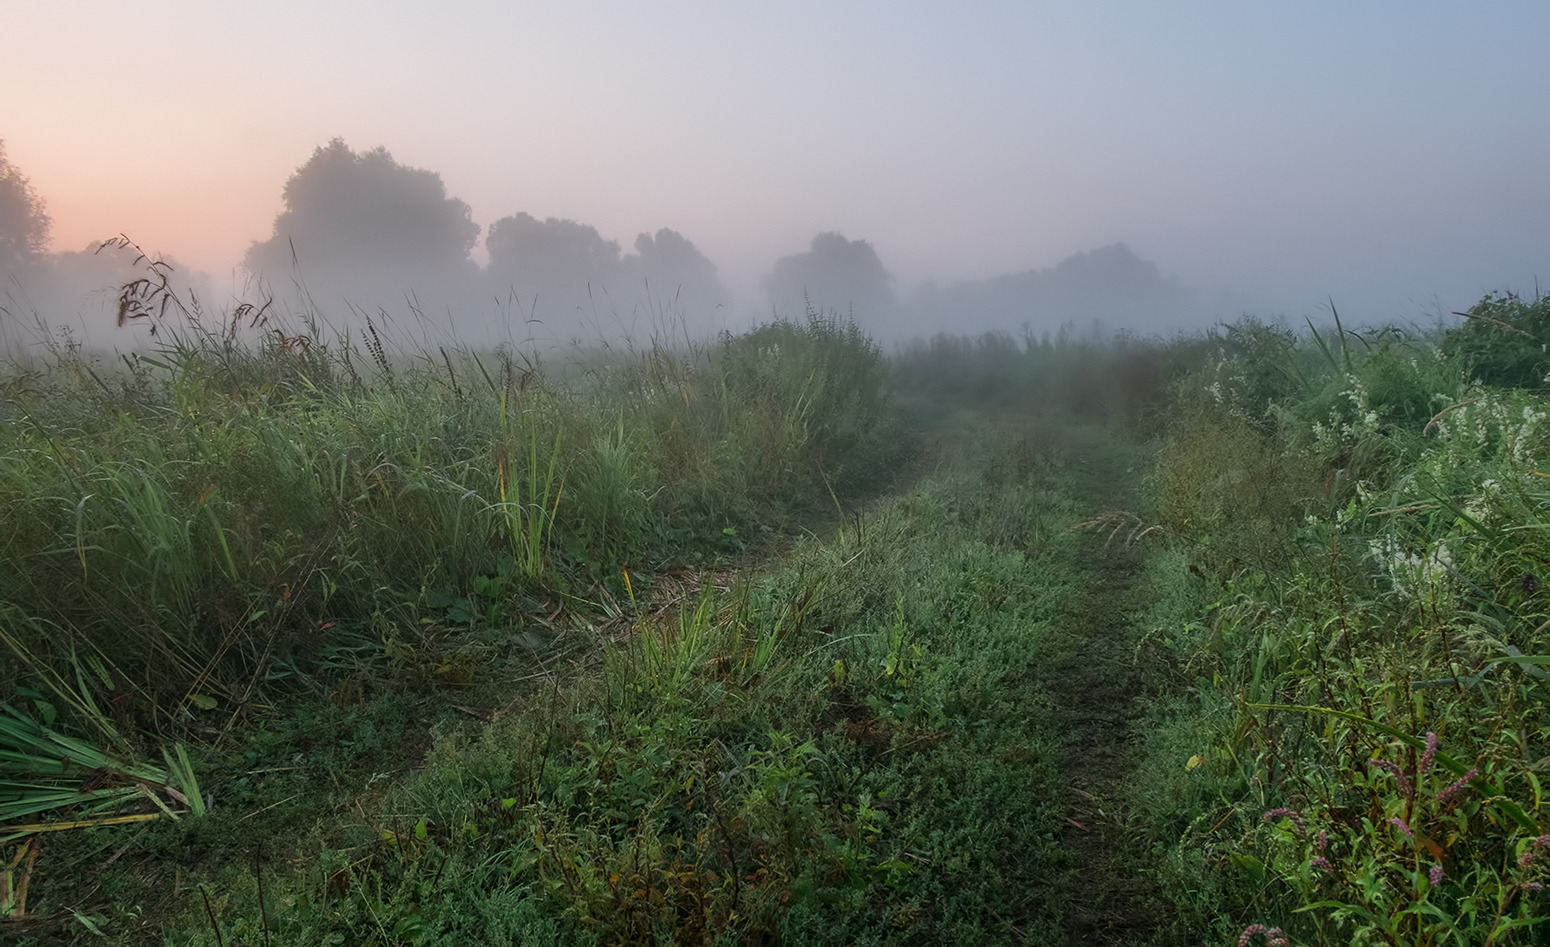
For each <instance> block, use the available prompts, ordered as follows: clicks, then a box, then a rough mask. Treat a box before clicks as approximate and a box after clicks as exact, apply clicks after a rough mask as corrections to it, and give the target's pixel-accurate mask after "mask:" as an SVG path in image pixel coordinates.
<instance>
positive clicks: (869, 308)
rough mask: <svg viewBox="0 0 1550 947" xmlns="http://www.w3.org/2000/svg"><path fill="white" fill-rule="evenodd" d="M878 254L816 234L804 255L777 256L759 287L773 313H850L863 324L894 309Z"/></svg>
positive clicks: (863, 245) (852, 242)
mask: <svg viewBox="0 0 1550 947" xmlns="http://www.w3.org/2000/svg"><path fill="white" fill-rule="evenodd" d="M892 282H893V277H891V276H889V275H888V271H887V270H886V269H884V268H883V262H882V260H880V259H878V256H877V251H876V250H875V249H873V248H872V245H871V244H870V243H868V242H867V241H865V240H847V239H846V238H845V237H843V236H842V235H840V234H837V233H820V234H819V235H817V236H816V237H814V238H813V243H812V246H811V247H810V248H809V249H808V251H807V252H806V253H798V254H795V255H793V256H787V257H781V258H780V259H779V260H776V261H775V269H774V271H773V272H771V273H770V275H769V276H768V277H766V279H765V281H764V288H765V290H766V291H767V292H768V293H769V295H770V299H771V301H772V302H774V303H775V305H776V307H777V308H780V309H783V310H791V309H796V308H798V307H801V306H803V305H804V304H806V305H811V306H813V307H815V308H818V309H837V310H840V311H842V312H844V311H854V312H855V313H856V315H857V316H858V317H860V318H862V319H868V318H871V317H873V316H876V315H878V314H882V313H886V312H889V311H890V310H892V309H893V308H894V307H895V306H896V305H897V302H898V301H897V300H896V299H895V298H894V294H893V287H892V285H891V283H892Z"/></svg>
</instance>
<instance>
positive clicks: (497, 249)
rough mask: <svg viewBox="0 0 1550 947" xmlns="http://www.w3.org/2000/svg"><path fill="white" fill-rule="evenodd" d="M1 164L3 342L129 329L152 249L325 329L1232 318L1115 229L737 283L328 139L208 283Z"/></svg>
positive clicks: (485, 339)
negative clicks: (54, 232) (992, 254)
mask: <svg viewBox="0 0 1550 947" xmlns="http://www.w3.org/2000/svg"><path fill="white" fill-rule="evenodd" d="M4 181H5V186H6V187H7V188H8V194H9V198H10V199H9V201H8V203H7V204H6V205H5V206H6V208H7V211H6V213H7V214H8V216H7V218H6V219H5V220H4V221H3V222H0V223H3V226H4V227H5V228H6V230H7V231H8V232H9V233H13V234H17V235H18V236H17V237H15V238H12V240H11V243H10V244H8V245H7V246H8V253H7V256H6V263H5V266H6V270H5V289H4V297H3V299H4V301H3V303H0V305H3V306H4V307H5V310H6V312H7V314H8V316H9V318H8V323H9V328H8V330H7V331H8V334H9V335H11V336H15V337H16V338H15V340H13V341H16V340H20V339H22V338H24V336H25V335H26V334H27V333H30V334H31V336H32V338H33V339H34V340H35V341H36V340H39V339H40V338H42V337H45V336H48V337H54V338H56V340H57V339H58V338H64V337H65V336H63V335H61V334H60V333H61V332H63V333H66V334H68V336H69V337H70V338H74V339H76V340H78V341H81V342H83V343H88V344H90V345H91V346H93V347H97V346H104V345H112V344H118V345H123V344H132V340H133V339H134V338H135V336H133V335H131V334H130V333H132V332H133V331H134V329H135V327H134V326H132V325H123V326H120V325H117V322H118V319H117V316H118V306H117V298H118V291H119V290H120V289H121V288H122V287H123V286H125V285H126V284H130V283H132V282H133V281H135V280H137V279H141V278H146V277H147V276H148V274H149V275H151V276H156V274H155V272H154V271H152V270H148V269H147V266H148V264H154V263H155V262H156V261H163V262H165V263H166V264H167V265H166V266H165V267H163V268H160V270H161V273H162V274H163V275H165V276H166V277H167V278H168V281H169V286H170V287H171V288H173V289H174V290H175V291H176V292H178V293H180V294H186V295H188V296H189V297H190V298H191V299H193V300H195V301H202V302H201V303H200V304H201V305H202V306H204V307H209V311H208V313H207V318H214V319H216V320H217V321H218V320H219V319H220V317H221V312H222V311H223V310H230V309H233V308H235V307H236V306H237V305H240V304H242V303H249V304H252V305H255V306H263V305H264V304H265V303H270V302H271V301H272V307H273V308H274V309H275V312H276V314H278V313H279V312H280V311H284V310H289V311H292V312H294V313H297V314H311V315H312V316H313V317H314V318H318V319H321V321H322V323H323V324H324V325H331V326H334V327H336V328H340V327H344V326H347V325H350V324H353V323H356V322H359V321H360V320H361V319H362V318H370V319H372V320H374V323H375V324H382V325H386V326H397V327H399V328H401V329H402V330H404V331H406V332H408V333H409V334H410V335H411V336H413V337H416V338H422V339H426V340H430V341H432V342H436V343H438V344H447V343H458V342H461V343H466V344H473V345H490V344H497V343H500V342H515V343H521V344H532V345H534V346H536V347H537V348H539V349H545V348H549V347H552V346H554V345H561V344H566V343H575V344H589V343H604V344H612V343H617V342H624V341H634V342H643V341H647V340H651V339H658V340H664V339H665V340H670V341H676V342H680V343H682V342H686V341H691V340H703V339H706V338H709V337H711V336H712V335H714V334H716V333H718V332H721V331H724V330H737V329H742V328H746V327H748V326H749V325H751V324H753V323H754V322H756V321H758V320H760V319H768V318H771V317H774V318H801V317H804V316H805V315H806V314H807V313H808V312H809V311H811V312H817V313H835V314H839V315H842V316H844V317H846V318H850V319H853V320H855V321H856V322H857V323H858V324H859V325H860V326H861V327H862V328H863V329H865V330H866V331H867V332H868V333H869V334H871V335H873V336H874V337H875V338H877V339H878V340H880V341H882V342H885V343H892V342H897V341H902V340H905V339H908V338H912V337H917V336H931V335H934V334H937V333H942V332H954V333H968V334H981V333H986V332H1004V333H1012V334H1034V335H1037V334H1040V333H1048V332H1050V331H1054V330H1058V329H1060V328H1061V327H1066V328H1067V329H1068V330H1069V329H1072V328H1074V329H1076V330H1078V331H1083V332H1100V333H1101V332H1103V331H1106V330H1129V331H1138V332H1143V333H1144V332H1162V331H1168V330H1173V329H1179V328H1183V327H1188V326H1199V325H1202V324H1206V323H1209V322H1210V321H1212V320H1214V319H1217V318H1222V317H1223V316H1230V313H1227V312H1225V311H1222V310H1221V309H1220V308H1213V307H1212V306H1211V305H1210V304H1209V303H1208V302H1207V301H1206V300H1205V299H1204V298H1203V296H1202V294H1201V292H1200V291H1198V290H1196V289H1193V288H1190V287H1187V286H1184V285H1183V284H1181V283H1180V281H1179V280H1178V279H1177V278H1175V277H1170V276H1165V275H1164V274H1163V273H1162V272H1161V270H1160V269H1159V268H1158V266H1157V265H1156V264H1155V263H1152V262H1150V261H1147V260H1144V259H1142V258H1141V257H1139V256H1138V255H1137V254H1136V253H1135V252H1134V251H1132V250H1131V249H1130V248H1129V247H1128V246H1126V245H1124V244H1120V243H1116V244H1112V245H1109V246H1104V247H1098V248H1095V249H1092V250H1090V251H1082V252H1078V253H1075V254H1073V255H1071V256H1069V257H1067V258H1065V259H1064V260H1061V261H1059V262H1057V263H1055V264H1054V265H1052V266H1044V267H1029V268H1027V269H1025V270H1022V271H1019V272H1010V273H1006V274H1000V275H995V276H992V277H989V278H986V279H979V280H962V281H957V282H953V283H950V284H946V285H938V284H937V283H935V282H929V281H928V282H926V283H923V284H919V285H914V286H911V285H910V284H907V283H906V282H905V281H904V280H903V279H901V278H900V277H899V276H897V275H895V274H894V273H893V272H891V271H890V270H889V268H888V266H887V265H886V264H885V263H884V261H883V260H882V259H881V258H880V256H879V254H878V252H877V250H876V249H875V247H874V246H873V244H872V243H871V242H869V241H868V240H866V239H862V238H859V237H858V238H855V239H851V238H847V237H846V236H845V235H843V234H840V233H835V232H821V233H819V234H817V235H816V236H814V237H813V238H812V241H811V243H810V244H809V246H808V247H807V248H806V249H805V250H803V251H801V252H796V253H792V254H790V255H786V256H782V257H780V258H779V259H776V260H774V261H773V263H772V264H771V266H770V268H769V271H768V273H767V275H765V276H764V277H763V278H762V279H761V280H760V282H759V284H758V286H757V287H755V288H752V289H751V290H749V289H745V290H744V292H743V293H741V294H736V293H734V292H732V291H731V290H730V289H729V288H728V287H727V285H726V283H725V282H724V281H723V280H722V278H721V276H720V273H719V271H718V268H717V266H716V264H715V263H714V262H713V261H712V260H711V259H710V258H709V257H708V256H707V255H706V254H705V253H704V252H703V251H702V250H701V249H700V248H699V247H698V246H696V245H695V243H694V242H693V241H692V240H691V239H690V238H688V237H687V236H685V235H683V234H681V233H679V232H678V231H676V230H673V229H670V228H667V227H663V228H660V229H658V230H656V231H655V232H644V233H640V234H638V235H636V236H635V237H634V239H633V241H631V243H630V245H629V250H628V251H626V250H625V249H624V248H623V247H621V243H620V241H619V240H616V239H610V238H608V237H605V236H604V235H602V234H601V233H599V231H598V229H597V228H596V227H593V226H591V225H589V224H586V223H583V222H580V221H575V220H569V219H559V218H554V217H549V218H546V219H539V218H537V217H535V216H534V215H532V214H530V213H528V212H526V211H517V212H515V213H512V214H509V215H506V216H503V217H500V218H499V219H497V220H495V221H494V222H492V223H491V224H490V225H489V226H488V228H484V227H481V226H480V225H479V224H477V223H475V222H474V219H473V214H472V209H471V208H470V207H469V205H468V204H467V203H465V202H464V201H462V200H460V199H459V198H457V197H456V196H455V195H452V194H449V193H448V191H447V188H446V186H445V184H444V183H443V181H442V178H441V176H440V175H439V174H437V173H436V172H434V171H431V170H427V169H420V168H411V167H407V166H405V165H403V164H401V163H399V162H398V161H397V160H395V159H394V158H393V156H392V155H391V154H390V153H389V152H388V151H387V149H385V148H383V147H380V146H379V147H375V148H371V149H363V150H359V151H357V150H355V149H352V148H351V147H350V146H349V145H348V144H347V143H346V142H344V141H343V140H342V139H338V138H336V139H333V140H331V141H330V142H328V143H327V144H325V145H322V146H319V147H318V148H317V149H316V150H315V151H314V152H313V154H312V155H311V157H310V158H309V159H308V160H307V161H306V162H305V163H303V164H302V165H301V166H300V167H299V168H298V169H297V170H296V172H295V173H294V174H293V175H292V176H291V177H290V179H289V180H288V181H287V182H286V183H285V186H284V189H283V192H282V209H281V210H280V212H279V213H278V214H277V215H276V217H275V220H274V225H273V230H272V232H271V233H270V234H268V235H267V236H266V237H263V238H261V239H255V240H254V241H253V242H252V244H251V245H250V246H249V247H248V249H247V252H246V253H245V254H244V257H243V260H242V266H241V268H240V271H239V272H240V274H241V277H242V282H241V284H240V285H239V286H236V287H234V290H233V291H231V292H228V293H226V294H218V293H217V292H215V291H214V290H213V289H212V284H211V281H210V279H209V278H208V277H207V276H204V275H203V274H199V273H196V272H191V271H189V270H187V268H185V267H182V266H181V265H180V264H179V263H178V262H177V260H176V259H175V258H170V257H169V258H166V259H165V260H163V258H162V257H160V256H159V255H156V254H151V253H147V254H146V258H144V259H141V255H142V252H144V251H142V250H141V249H140V247H139V246H138V245H134V246H128V247H126V246H123V245H118V246H106V245H103V244H101V243H97V244H93V245H90V246H88V247H86V248H85V249H83V250H79V251H67V252H50V251H49V250H48V249H47V248H46V247H47V239H46V238H47V235H48V231H49V226H50V224H51V221H50V220H49V218H48V215H47V202H46V198H45V197H44V196H43V195H40V194H38V193H37V192H36V191H35V190H34V189H32V188H31V186H30V184H29V182H28V180H27V178H26V176H25V175H24V174H23V173H22V172H21V170H20V169H18V168H15V167H9V168H8V170H7V172H6V177H5V178H4ZM130 239H132V238H130ZM29 241H30V242H29ZM122 242H123V241H120V244H122ZM477 249H482V250H483V253H482V254H481V255H482V256H483V258H484V262H483V263H480V262H477V261H476V259H475V256H474V253H475V251H476V250H477ZM157 278H159V277H157ZM157 315H158V317H160V316H161V315H162V313H161V312H160V311H158V313H157ZM174 315H177V311H176V310H174ZM145 321H146V323H147V325H148V324H149V322H150V321H152V320H149V319H147V320H145ZM114 330H127V331H119V332H117V333H116V334H115V331H114Z"/></svg>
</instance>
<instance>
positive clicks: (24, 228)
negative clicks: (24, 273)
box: [0, 139, 53, 268]
mask: <svg viewBox="0 0 1550 947" xmlns="http://www.w3.org/2000/svg"><path fill="white" fill-rule="evenodd" d="M52 227H53V221H52V220H50V219H49V216H48V213H47V211H46V210H45V209H44V204H43V198H41V197H39V196H38V192H37V191H34V190H33V189H32V184H31V183H30V182H29V181H28V180H27V176H26V175H24V174H22V173H21V170H20V169H19V168H17V167H16V166H15V165H13V164H11V162H10V161H9V160H8V159H7V158H6V156H5V141H4V139H0V268H8V267H12V266H16V265H19V264H21V263H29V262H33V261H34V260H36V259H37V258H38V257H40V256H42V255H43V254H45V253H47V252H48V238H49V231H50V229H51V228H52Z"/></svg>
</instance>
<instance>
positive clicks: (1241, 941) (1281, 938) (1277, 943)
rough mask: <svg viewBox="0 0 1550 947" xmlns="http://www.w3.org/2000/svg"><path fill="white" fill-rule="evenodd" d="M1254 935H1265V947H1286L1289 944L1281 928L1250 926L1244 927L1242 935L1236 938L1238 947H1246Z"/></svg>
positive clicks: (1259, 925) (1261, 925)
mask: <svg viewBox="0 0 1550 947" xmlns="http://www.w3.org/2000/svg"><path fill="white" fill-rule="evenodd" d="M1255 934H1264V935H1265V945H1266V947H1287V945H1288V944H1289V941H1287V939H1286V935H1285V934H1284V933H1283V932H1282V931H1281V928H1279V927H1266V926H1265V925H1263V924H1250V925H1249V926H1248V927H1245V928H1244V929H1243V933H1242V934H1240V935H1239V936H1238V947H1248V943H1249V941H1251V940H1253V939H1254V935H1255Z"/></svg>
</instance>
